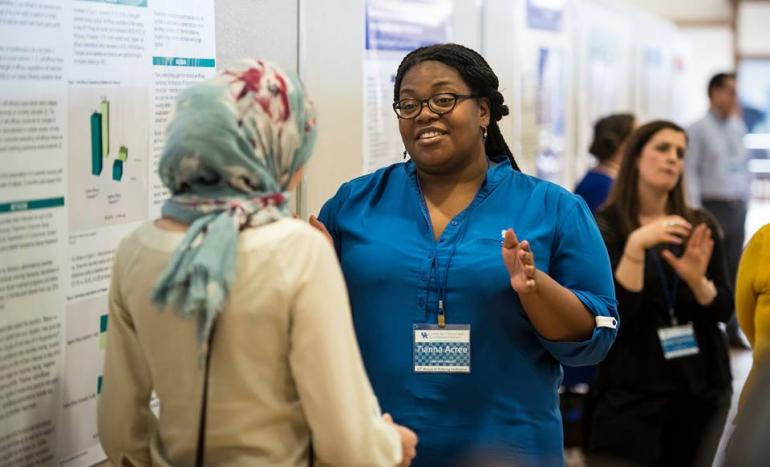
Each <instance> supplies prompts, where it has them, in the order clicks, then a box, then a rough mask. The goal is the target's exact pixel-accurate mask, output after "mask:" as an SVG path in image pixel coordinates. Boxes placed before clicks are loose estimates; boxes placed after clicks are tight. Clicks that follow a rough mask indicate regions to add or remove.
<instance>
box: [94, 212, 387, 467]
mask: <svg viewBox="0 0 770 467" xmlns="http://www.w3.org/2000/svg"><path fill="white" fill-rule="evenodd" d="M182 236H183V235H182V234H181V233H177V232H170V231H166V230H160V229H158V228H157V227H156V226H155V225H154V224H153V223H152V222H149V223H146V224H144V225H143V226H141V227H140V228H139V229H138V230H137V231H135V232H134V233H133V234H131V235H130V236H129V237H128V238H126V239H125V240H124V241H123V242H122V243H121V245H120V247H119V249H118V252H117V254H116V257H115V263H114V269H113V275H112V285H111V287H110V294H109V327H108V336H107V351H106V359H105V369H104V385H103V390H102V393H101V396H100V398H99V410H98V421H99V436H100V439H101V442H102V446H103V447H104V450H105V452H106V453H107V455H108V456H109V458H110V460H111V461H112V462H113V463H114V464H115V465H124V464H123V462H124V459H125V460H130V461H131V463H132V464H133V465H137V466H143V465H173V466H185V465H192V464H193V462H194V458H195V449H196V439H197V433H198V423H199V422H198V420H199V412H200V403H201V394H202V385H203V370H202V367H201V366H200V365H199V360H198V357H199V346H198V344H197V339H196V322H195V320H192V319H184V318H182V317H180V316H178V315H177V314H176V313H175V312H174V311H173V310H165V311H163V312H159V311H158V310H157V308H156V307H154V306H153V305H152V303H151V301H150V296H151V291H152V288H153V286H154V285H155V283H156V282H157V280H158V277H159V275H160V274H161V272H162V271H163V270H164V268H165V267H166V264H167V262H168V260H169V258H170V255H171V253H172V252H173V250H174V248H175V247H176V246H177V245H178V244H179V242H180V241H181V239H182ZM235 277H236V280H235V284H234V286H233V289H232V293H231V295H230V299H229V301H228V305H227V306H226V308H225V310H224V311H223V312H222V314H221V315H220V317H219V319H218V320H217V324H216V331H215V336H214V341H213V344H212V348H213V353H212V357H211V370H210V372H211V373H210V383H209V384H210V386H209V401H208V415H207V416H208V423H207V437H206V464H207V465H216V466H258V465H269V466H296V467H305V466H307V465H308V455H309V446H310V442H311V438H312V446H313V450H314V451H315V454H316V456H317V457H318V459H319V460H321V461H323V462H324V463H328V464H331V465H335V466H345V465H351V466H353V465H355V466H389V465H395V464H397V463H398V461H399V460H400V459H401V445H400V439H399V436H398V434H397V432H396V431H395V430H394V428H393V427H392V425H389V424H388V423H386V422H384V421H383V420H382V418H381V416H380V409H379V406H378V403H377V400H376V399H375V396H374V394H373V392H372V389H371V386H370V384H369V381H368V379H367V377H366V374H365V371H364V367H363V364H362V361H361V356H360V354H359V350H358V346H357V343H356V339H355V335H354V331H353V326H352V322H351V313H350V308H349V304H348V297H347V292H346V289H345V285H344V282H343V277H342V273H341V271H340V268H339V265H338V262H337V259H336V257H335V255H334V251H333V249H332V247H331V246H330V245H329V244H328V242H327V240H326V239H325V238H324V237H323V236H322V235H321V234H319V233H318V232H316V231H315V230H313V229H312V228H311V227H310V226H308V225H307V224H306V223H304V222H301V221H297V220H293V219H285V220H281V221H278V222H275V223H273V224H269V225H267V226H263V227H259V228H254V229H248V230H246V231H244V232H243V233H242V234H241V235H240V243H239V247H238V261H237V271H236V276H235ZM153 390H154V391H155V392H156V393H157V396H158V398H159V399H160V416H159V418H157V419H156V418H155V416H154V415H153V414H152V412H150V410H149V409H148V401H149V399H150V394H151V393H152V391H153ZM311 433H312V437H311V435H310V434H311Z"/></svg>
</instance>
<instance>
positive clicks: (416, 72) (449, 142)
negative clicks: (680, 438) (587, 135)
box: [311, 44, 617, 466]
mask: <svg viewBox="0 0 770 467" xmlns="http://www.w3.org/2000/svg"><path fill="white" fill-rule="evenodd" d="M497 87H498V80H497V77H496V76H495V74H494V73H493V72H492V70H491V69H490V67H489V65H488V64H487V63H486V61H485V60H484V59H483V58H482V57H481V56H480V55H479V54H478V53H476V52H474V51H472V50H470V49H467V48H465V47H463V46H460V45H455V44H441V45H433V46H429V47H423V48H420V49H417V50H415V51H413V52H411V53H409V54H408V55H407V56H406V57H405V58H404V60H403V61H402V63H401V65H400V66H399V69H398V72H397V75H396V80H395V89H394V100H395V102H394V105H393V108H394V110H395V112H396V115H397V117H398V118H399V129H400V132H401V137H402V139H403V141H404V145H405V147H406V150H407V152H408V153H409V154H410V156H411V160H410V161H408V162H405V163H400V164H394V165H392V166H390V167H386V168H384V169H381V170H378V171H377V172H374V173H372V174H369V175H365V176H363V177H360V178H357V179H355V180H352V181H350V182H348V183H345V184H344V185H343V186H342V187H341V188H340V189H339V191H338V192H337V194H336V195H335V196H334V197H333V198H332V199H330V200H329V201H328V202H327V203H326V204H325V205H324V207H323V209H322V210H321V213H320V216H319V218H320V222H319V220H315V219H311V221H312V222H313V223H314V224H315V225H316V226H317V227H319V228H321V229H324V228H326V229H328V232H329V234H330V236H331V237H332V239H333V242H334V246H335V248H336V250H337V253H338V255H339V258H340V262H341V264H342V268H343V271H344V273H345V278H346V280H347V284H348V287H349V291H350V299H351V303H352V308H353V317H354V321H355V327H356V333H357V337H358V340H359V344H360V348H361V352H362V355H363V358H364V363H365V365H366V368H367V371H368V373H369V377H370V379H371V381H372V385H373V386H374V390H375V392H376V394H377V395H378V397H379V398H380V402H381V404H382V406H383V408H384V409H385V410H386V411H388V412H390V413H392V414H393V416H394V417H397V418H398V419H399V420H401V422H402V423H404V424H405V425H408V426H410V427H413V428H414V429H415V431H416V432H417V433H418V434H419V436H420V440H421V442H420V448H421V450H420V453H419V455H418V457H417V458H416V459H415V460H414V463H413V465H416V466H438V465H441V466H445V465H483V464H484V463H485V462H487V461H488V462H492V463H500V462H502V463H503V464H504V465H511V464H515V465H519V466H524V465H548V466H553V465H561V464H562V462H563V461H562V458H563V455H562V428H561V419H560V414H559V403H558V401H559V398H558V394H557V388H558V387H559V383H560V381H561V366H560V363H564V364H569V365H587V364H595V363H596V362H598V361H600V360H601V359H602V358H604V356H605V354H606V353H607V351H608V349H609V347H610V345H611V344H612V342H613V340H614V338H615V334H616V324H617V311H616V302H615V295H614V291H613V283H612V275H611V271H610V266H609V261H608V256H607V250H606V248H605V247H604V244H603V242H602V238H601V236H600V234H599V231H598V229H597V227H596V225H595V223H594V220H593V218H592V216H591V213H590V212H589V211H588V209H587V208H586V206H585V203H583V202H582V201H581V200H580V199H579V198H578V197H576V196H574V195H572V194H570V193H569V192H567V191H565V190H563V189H561V188H559V187H558V186H556V185H553V184H551V183H548V182H545V181H542V180H539V179H536V178H533V177H530V176H527V175H524V174H522V173H521V172H520V171H519V170H518V168H517V166H516V164H515V162H514V161H513V157H512V156H511V151H510V150H509V149H508V146H507V145H506V144H505V141H504V139H503V137H502V135H501V133H500V129H499V127H498V125H497V121H498V120H500V119H501V118H502V117H503V116H504V115H506V114H507V113H508V108H507V107H506V106H505V105H503V96H502V95H501V94H500V92H498V90H497ZM324 226H325V227H324ZM501 232H502V233H503V237H504V238H502V239H501Z"/></svg>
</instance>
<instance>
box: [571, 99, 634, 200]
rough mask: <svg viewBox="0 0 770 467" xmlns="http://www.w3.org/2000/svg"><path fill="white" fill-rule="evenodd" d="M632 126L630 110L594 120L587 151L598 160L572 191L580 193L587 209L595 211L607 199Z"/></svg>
mask: <svg viewBox="0 0 770 467" xmlns="http://www.w3.org/2000/svg"><path fill="white" fill-rule="evenodd" d="M634 126H635V119H634V116H633V115H632V114H614V115H608V116H606V117H604V118H600V119H599V120H598V121H597V122H596V123H595V124H594V139H593V141H591V147H590V148H589V149H588V151H589V152H590V153H591V154H592V155H593V156H594V157H596V160H597V161H599V164H598V165H597V166H596V167H594V168H593V169H591V170H589V171H588V172H587V173H586V174H585V176H584V177H583V179H582V180H580V183H578V185H577V186H576V187H575V194H576V195H580V196H582V197H583V199H584V200H585V202H586V204H588V208H589V209H591V212H596V211H598V210H599V208H600V207H601V206H602V205H603V204H604V202H605V201H607V197H608V196H609V195H610V190H611V189H612V183H613V182H614V181H615V177H617V176H618V169H619V168H620V162H621V161H622V160H623V150H624V148H625V144H626V140H627V139H628V136H629V135H630V134H631V132H632V131H634Z"/></svg>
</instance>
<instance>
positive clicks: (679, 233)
mask: <svg viewBox="0 0 770 467" xmlns="http://www.w3.org/2000/svg"><path fill="white" fill-rule="evenodd" d="M691 230H692V225H691V224H690V223H689V222H687V220H686V219H685V218H683V217H681V216H666V217H663V218H662V219H658V220H656V221H655V222H650V223H649V224H645V225H643V226H641V227H639V228H638V229H636V230H634V231H633V232H631V235H629V237H628V241H629V243H631V244H633V245H635V246H636V247H637V248H639V249H641V250H646V249H648V248H652V247H654V246H655V245H659V244H661V243H672V244H674V245H681V244H683V243H684V239H685V238H687V236H688V235H690V231H691Z"/></svg>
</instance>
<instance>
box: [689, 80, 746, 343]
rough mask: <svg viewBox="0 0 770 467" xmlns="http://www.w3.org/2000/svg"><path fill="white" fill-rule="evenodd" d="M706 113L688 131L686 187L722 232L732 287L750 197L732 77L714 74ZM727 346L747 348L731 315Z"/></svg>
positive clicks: (734, 83) (709, 87) (740, 121)
mask: <svg viewBox="0 0 770 467" xmlns="http://www.w3.org/2000/svg"><path fill="white" fill-rule="evenodd" d="M708 95H709V102H710V106H709V111H708V113H707V114H706V115H705V116H704V117H703V118H701V119H700V120H698V121H697V122H695V123H694V124H693V125H692V126H691V127H690V128H689V129H688V131H687V133H688V135H689V137H690V144H689V149H688V152H687V157H685V170H686V184H687V188H688V192H689V195H690V201H691V202H692V204H693V205H695V206H698V207H701V206H702V207H703V208H705V209H706V210H708V211H709V212H710V213H711V214H713V215H714V217H716V219H717V221H718V222H719V224H720V225H721V226H722V230H724V234H725V239H724V244H725V250H726V256H727V268H728V272H729V274H730V278H731V281H732V285H733V287H735V276H736V274H737V271H738V261H739V260H740V258H741V252H742V250H743V240H744V236H745V223H746V209H747V203H748V200H749V198H750V196H751V174H750V173H749V170H748V153H747V151H746V148H745V147H744V146H743V136H744V135H745V134H746V126H745V125H744V124H743V121H742V120H741V119H740V117H739V116H738V112H737V109H738V100H737V92H736V78H735V74H734V73H719V74H717V75H714V77H713V78H711V80H710V81H709V85H708ZM727 334H728V338H729V340H730V345H732V346H733V347H740V348H748V346H747V345H746V342H745V339H744V338H743V336H742V335H741V333H740V330H739V329H738V323H737V321H736V319H735V317H733V318H732V319H731V320H730V322H729V323H728V325H727Z"/></svg>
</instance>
